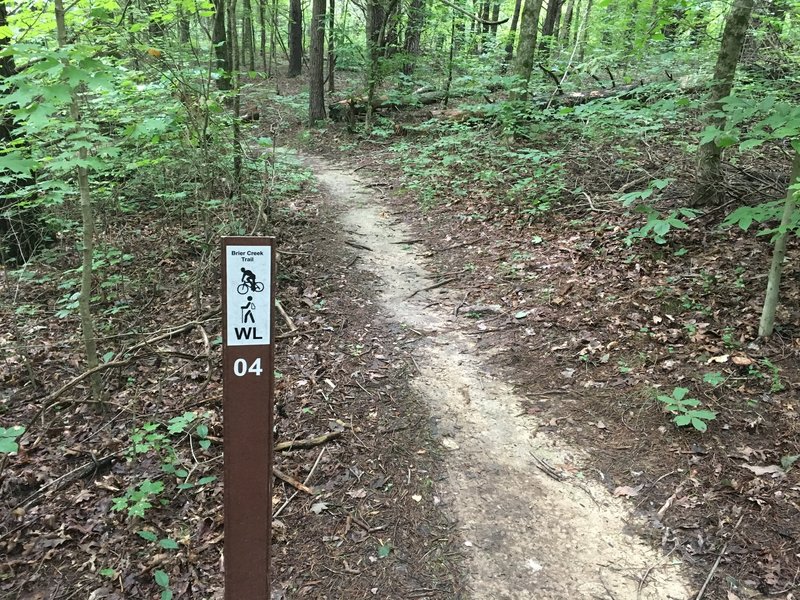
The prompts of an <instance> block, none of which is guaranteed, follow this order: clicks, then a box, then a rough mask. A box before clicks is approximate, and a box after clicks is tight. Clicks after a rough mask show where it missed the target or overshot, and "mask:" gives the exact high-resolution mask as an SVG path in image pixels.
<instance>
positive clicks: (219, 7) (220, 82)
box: [211, 0, 231, 90]
mask: <svg viewBox="0 0 800 600" xmlns="http://www.w3.org/2000/svg"><path fill="white" fill-rule="evenodd" d="M225 10H226V8H225V0H214V30H213V31H212V33H211V43H212V44H213V45H214V56H215V57H216V62H217V69H219V70H220V71H221V72H222V73H221V75H220V77H219V78H218V79H217V88H218V89H220V90H229V89H231V63H230V54H229V52H228V45H229V44H228V35H227V33H226V29H225Z"/></svg>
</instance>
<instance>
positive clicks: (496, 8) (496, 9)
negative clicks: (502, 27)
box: [489, 2, 500, 37]
mask: <svg viewBox="0 0 800 600" xmlns="http://www.w3.org/2000/svg"><path fill="white" fill-rule="evenodd" d="M499 20H500V3H499V2H495V3H494V4H493V5H492V24H491V25H489V31H490V32H491V34H492V37H497V27H498V25H497V21H499Z"/></svg>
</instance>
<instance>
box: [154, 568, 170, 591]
mask: <svg viewBox="0 0 800 600" xmlns="http://www.w3.org/2000/svg"><path fill="white" fill-rule="evenodd" d="M154 576H155V580H156V583H157V584H158V585H160V586H161V587H162V588H165V587H168V586H169V575H167V574H166V573H165V572H164V571H161V570H158V571H156V572H155V574H154Z"/></svg>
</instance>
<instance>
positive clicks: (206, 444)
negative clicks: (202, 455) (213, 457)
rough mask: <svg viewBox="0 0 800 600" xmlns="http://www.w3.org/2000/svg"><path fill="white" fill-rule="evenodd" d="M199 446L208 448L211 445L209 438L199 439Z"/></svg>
mask: <svg viewBox="0 0 800 600" xmlns="http://www.w3.org/2000/svg"><path fill="white" fill-rule="evenodd" d="M200 447H201V448H202V449H203V450H208V449H209V448H210V447H211V440H200Z"/></svg>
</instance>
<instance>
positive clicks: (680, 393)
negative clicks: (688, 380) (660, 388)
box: [672, 387, 689, 400]
mask: <svg viewBox="0 0 800 600" xmlns="http://www.w3.org/2000/svg"><path fill="white" fill-rule="evenodd" d="M688 393H689V389H688V388H685V387H676V388H675V389H674V390H672V397H673V398H675V400H683V398H684V397H685V396H686V394H688Z"/></svg>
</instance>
